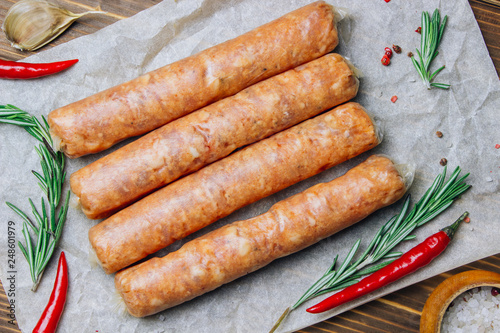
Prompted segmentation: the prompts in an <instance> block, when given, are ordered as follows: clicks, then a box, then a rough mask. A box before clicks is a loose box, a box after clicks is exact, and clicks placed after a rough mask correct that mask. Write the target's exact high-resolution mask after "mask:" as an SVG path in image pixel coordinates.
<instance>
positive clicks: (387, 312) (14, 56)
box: [0, 0, 500, 333]
mask: <svg viewBox="0 0 500 333" xmlns="http://www.w3.org/2000/svg"><path fill="white" fill-rule="evenodd" d="M52 1H53V2H56V3H57V2H59V3H61V4H62V3H64V6H65V7H66V8H67V9H69V10H72V11H74V12H82V11H84V10H90V9H94V8H95V7H96V6H97V5H98V4H99V3H100V2H101V1H94V0H76V1H70V0H68V1H66V2H64V1H57V0H52ZM15 2H17V0H0V22H3V21H4V18H5V15H6V13H7V11H8V9H9V8H10V7H11V6H12V5H13V4H14V3H15ZM159 2H160V0H143V1H139V0H108V1H104V2H103V3H102V4H101V8H102V10H104V11H106V12H108V13H109V14H108V15H106V16H103V15H99V16H93V17H92V19H82V20H80V21H77V23H75V24H74V25H73V26H72V27H71V28H70V29H69V30H68V31H66V32H65V33H64V34H63V35H62V36H60V37H59V38H58V39H56V40H55V41H54V42H52V43H50V44H49V45H48V46H46V47H44V48H43V49H42V50H46V49H48V48H51V47H54V46H56V45H59V44H62V43H65V42H67V41H69V40H71V39H73V38H77V37H80V36H83V35H86V34H91V33H93V32H95V31H97V30H99V29H102V28H104V27H105V26H107V25H109V24H112V23H114V22H116V21H118V20H120V19H122V18H126V17H129V16H132V15H134V14H136V13H138V12H139V11H141V10H144V9H146V8H149V7H151V6H153V5H155V4H157V3H159ZM469 3H470V5H471V7H472V9H473V11H474V15H475V16H476V19H477V21H478V23H479V27H480V28H481V32H482V33H483V37H484V40H485V42H486V45H487V46H488V50H489V52H490V56H491V58H492V59H493V62H494V64H495V68H496V70H497V73H499V74H500V0H469ZM0 35H1V36H0V59H5V60H19V59H22V58H24V57H27V56H29V55H31V54H32V53H30V52H21V51H18V50H16V49H14V48H12V47H11V46H10V44H9V43H8V41H7V40H6V38H5V36H4V34H0ZM0 102H2V103H7V102H8V101H0ZM469 269H485V270H490V271H495V272H498V273H500V254H497V255H494V256H491V257H488V258H484V259H483V260H478V261H476V262H474V263H471V264H468V265H464V266H461V267H459V268H457V269H454V270H451V271H449V272H445V273H443V274H439V275H437V276H435V277H432V278H430V279H427V280H424V281H422V282H420V283H417V284H415V285H412V286H409V287H407V288H404V289H401V290H399V291H397V292H394V293H392V294H389V295H387V296H385V297H381V298H379V299H376V300H373V301H372V302H369V303H367V304H365V305H362V306H360V307H357V308H355V309H353V310H351V311H348V312H345V313H343V314H341V315H338V316H336V317H334V318H331V319H329V320H325V321H323V322H321V323H318V324H316V325H313V326H310V327H308V328H306V329H303V330H300V331H299V332H301V333H320V332H321V333H325V332H339V333H354V332H397V333H405V332H418V331H419V322H420V315H421V313H422V309H423V306H424V303H425V301H426V299H427V297H428V296H429V295H430V293H431V292H432V290H433V289H434V288H435V287H436V286H437V285H438V284H439V283H440V282H441V281H443V280H444V279H446V278H448V277H450V276H451V275H453V274H456V273H459V272H462V271H466V270H469ZM0 284H1V282H0ZM7 304H8V299H7V297H6V295H5V293H4V290H3V288H0V309H1V310H0V332H20V331H19V329H18V328H17V326H15V325H12V324H9V323H8V320H9V318H8V317H7V315H8V310H7Z"/></svg>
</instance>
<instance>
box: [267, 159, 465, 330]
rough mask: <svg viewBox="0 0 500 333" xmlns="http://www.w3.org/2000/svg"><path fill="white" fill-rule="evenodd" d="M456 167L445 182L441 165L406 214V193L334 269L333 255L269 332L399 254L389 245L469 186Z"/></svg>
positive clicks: (439, 209) (437, 211) (408, 234)
mask: <svg viewBox="0 0 500 333" xmlns="http://www.w3.org/2000/svg"><path fill="white" fill-rule="evenodd" d="M460 171H461V170H460V167H457V168H456V169H455V171H454V172H453V174H452V175H451V176H450V178H449V179H448V181H447V182H445V178H446V167H445V168H444V170H443V172H442V173H441V174H439V175H438V176H437V177H436V178H435V180H434V182H433V183H432V186H431V187H430V188H429V189H428V190H427V191H426V193H425V194H424V196H423V197H422V198H421V199H420V201H418V202H417V204H416V205H414V206H413V209H412V210H411V211H410V212H409V213H408V214H407V212H408V208H409V206H410V195H408V196H407V197H406V198H405V200H404V203H403V207H402V208H401V211H400V212H399V214H397V215H395V216H393V217H392V218H391V219H390V220H389V221H388V222H386V223H385V224H384V225H383V226H382V227H381V228H380V229H379V230H378V232H377V233H376V234H375V237H374V238H373V239H372V241H371V242H370V244H369V245H368V247H367V248H366V250H365V251H364V252H363V254H362V255H361V256H359V258H358V259H357V260H356V261H355V262H352V261H353V258H354V257H355V255H356V253H357V252H358V249H359V246H360V243H361V240H360V239H358V240H357V241H356V242H355V243H354V245H353V247H352V248H351V250H350V251H349V253H348V254H347V257H346V259H345V260H344V262H343V263H342V265H341V266H340V267H339V268H338V269H335V266H336V265H337V260H338V255H337V256H336V257H335V259H334V260H333V263H332V265H331V266H330V267H329V268H328V269H327V270H326V272H325V273H324V274H323V276H321V278H319V280H317V281H316V282H315V283H314V284H313V285H312V286H311V287H310V288H309V289H308V290H307V291H306V292H305V293H304V295H302V297H300V298H299V300H298V301H297V302H296V303H295V304H293V305H292V306H290V307H288V308H287V309H286V310H285V312H284V313H283V314H282V315H281V317H280V318H279V319H278V321H277V322H276V324H275V325H274V326H273V328H272V329H271V331H270V333H272V332H275V331H276V329H277V328H278V327H279V326H280V325H281V323H282V322H283V321H284V320H285V319H286V317H287V316H288V315H289V313H290V312H291V311H293V310H295V309H296V308H298V307H299V306H300V305H301V304H303V303H304V302H306V301H308V300H310V299H312V298H314V297H316V296H319V295H322V294H325V293H329V292H332V291H335V290H339V289H343V288H345V287H348V286H350V285H353V284H355V283H357V282H358V281H359V279H360V278H361V277H362V276H364V275H368V274H371V273H373V272H375V271H378V270H379V269H380V268H382V267H384V266H386V265H388V264H389V263H391V262H392V261H393V260H394V259H395V258H397V257H399V256H401V254H402V253H401V252H391V251H392V249H393V248H394V247H396V246H397V245H398V244H399V243H401V242H403V241H406V240H410V239H414V238H415V236H414V235H410V234H411V233H412V232H413V231H414V230H415V229H416V228H418V227H420V226H422V225H424V224H425V223H427V222H429V221H430V220H432V219H433V218H435V217H436V216H438V215H439V214H440V213H442V212H443V211H444V210H446V209H447V208H448V207H449V206H450V205H451V204H452V203H453V201H454V200H455V199H456V198H457V197H459V196H460V195H461V194H462V193H464V192H465V191H466V190H467V189H468V188H469V187H470V185H468V184H466V183H465V182H464V180H465V179H466V178H467V177H468V176H469V174H466V175H464V176H462V177H460V178H458V177H459V175H460ZM387 259H389V260H387ZM390 259H392V260H390ZM383 260H385V261H383Z"/></svg>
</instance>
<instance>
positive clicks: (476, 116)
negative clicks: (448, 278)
mask: <svg viewBox="0 0 500 333" xmlns="http://www.w3.org/2000/svg"><path fill="white" fill-rule="evenodd" d="M309 2H310V1H307V0H293V1H285V0H274V1H258V0H228V1H216V0H178V1H173V0H165V1H164V2H162V3H160V4H158V5H156V6H154V7H152V8H150V9H148V10H145V11H143V12H141V13H139V14H137V15H136V16H134V17H132V18H129V19H125V20H123V21H119V22H117V23H115V24H113V25H112V26H109V27H107V28H105V29H102V30H101V31H99V32H97V33H95V34H92V35H88V36H85V37H81V38H78V39H76V40H73V41H71V42H68V43H65V44H63V45H60V46H58V47H55V48H52V49H49V50H47V51H43V52H40V53H38V54H36V55H34V56H32V57H30V58H28V59H27V61H31V62H37V61H38V62H50V61H56V60H64V59H72V58H78V59H80V62H79V63H78V64H77V65H76V66H74V67H73V68H71V69H70V70H68V71H66V72H64V73H61V74H60V75H54V76H52V77H47V78H43V79H38V80H30V81H7V80H2V81H0V92H1V93H0V104H7V103H10V104H14V105H16V106H18V107H20V108H22V109H24V110H26V111H28V112H30V113H32V114H34V115H37V116H40V115H47V114H48V113H49V112H50V111H51V110H52V109H55V108H57V107H60V106H63V105H66V104H68V103H70V102H73V101H76V100H79V99H81V98H84V97H86V96H89V95H91V94H94V93H96V92H98V91H101V90H103V89H105V88H108V87H111V86H114V85H116V84H119V83H121V82H124V81H127V80H129V79H132V78H135V77H137V76H138V75H140V74H143V73H145V72H148V71H151V70H153V69H156V68H158V67H161V66H163V65H166V64H168V63H171V62H173V61H175V60H178V59H181V58H183V57H186V56H189V55H191V54H194V53H196V52H198V51H200V50H203V49H205V48H207V47H210V46H212V45H215V44H218V43H220V42H223V41H225V40H227V39H230V38H232V37H235V36H238V35H240V34H242V33H244V32H246V31H248V30H251V29H252V28H254V27H257V26H259V25H261V24H264V23H266V22H268V21H270V20H272V19H275V18H277V17H279V16H281V15H283V14H285V13H287V12H289V11H291V10H293V9H296V8H298V7H301V6H303V5H306V4H308V3H309ZM329 2H330V3H332V4H333V5H336V6H339V7H343V8H345V9H347V11H348V13H349V16H348V18H346V19H345V20H344V21H342V23H341V24H340V25H339V30H340V33H341V37H342V38H341V41H340V45H339V46H338V47H337V49H336V50H335V51H336V52H338V53H340V54H342V55H344V56H345V57H348V58H349V59H350V60H351V61H352V62H353V63H354V64H355V65H356V66H357V67H359V69H360V70H361V71H362V72H363V73H364V77H363V78H362V80H361V88H360V93H359V95H358V97H356V99H355V101H357V102H360V103H361V104H362V105H364V106H365V107H366V108H367V109H368V110H369V111H370V112H372V113H373V114H374V115H375V116H376V117H378V118H379V119H380V120H381V121H382V122H383V123H384V127H385V137H384V141H383V143H382V144H381V145H380V146H379V147H377V148H376V149H374V150H373V151H370V152H369V153H365V154H363V155H362V156H359V157H357V158H355V159H353V160H352V161H348V162H346V163H344V164H343V165H341V166H338V167H335V168H333V169H331V170H327V171H325V172H323V173H322V174H320V175H318V176H317V177H313V178H312V179H309V180H306V181H304V182H302V183H299V184H297V185H296V186H292V187H291V188H289V189H287V190H284V191H282V192H280V193H277V194H276V195H273V196H272V197H270V198H267V199H265V200H261V201H259V202H257V203H255V204H252V205H250V206H249V207H246V208H244V209H241V210H240V211H237V212H235V213H234V214H232V215H230V216H228V217H227V218H224V219H222V220H221V221H218V222H217V223H215V224H214V225H212V226H210V227H208V228H206V230H202V231H201V232H198V233H196V234H195V235H192V236H190V237H189V239H192V238H193V237H196V236H199V235H200V234H203V233H206V232H207V231H209V230H212V229H213V228H217V227H219V226H221V225H224V224H227V223H230V222H232V221H235V220H240V219H246V218H249V217H251V216H254V215H257V214H259V213H262V212H264V211H266V210H267V209H268V208H269V207H270V206H271V204H272V203H274V202H276V201H277V200H281V199H283V198H285V197H288V196H290V195H291V194H293V193H297V192H299V191H302V190H304V189H306V188H308V187H309V186H311V185H312V184H316V183H318V182H322V181H327V180H330V179H333V178H335V177H337V176H340V175H342V174H343V173H345V172H346V171H347V170H348V169H349V168H351V167H353V166H355V165H357V164H358V163H360V162H361V161H363V160H364V159H366V158H367V157H368V156H369V155H370V154H373V153H383V154H387V155H389V156H391V157H392V158H393V159H394V160H395V161H397V162H399V163H407V162H410V163H414V164H415V166H416V175H415V180H414V184H413V186H412V188H411V189H410V191H409V192H410V193H411V195H412V197H413V198H415V199H417V198H420V196H421V195H422V194H423V192H424V191H425V189H426V188H427V187H429V186H430V184H431V182H432V180H433V179H434V177H435V176H436V175H437V174H438V173H440V172H441V171H442V170H443V167H442V166H441V165H440V164H439V161H440V160H441V158H446V159H447V160H448V167H449V170H450V172H449V173H451V170H452V169H454V168H455V167H456V166H457V165H459V166H461V167H462V169H463V170H464V172H470V173H471V175H470V177H469V179H468V181H469V183H470V184H472V186H473V187H472V189H471V190H469V191H468V192H467V193H466V194H464V195H463V196H462V198H461V199H459V200H458V201H457V202H456V203H455V204H454V205H453V206H452V207H451V208H450V209H449V210H448V211H446V212H445V213H444V214H443V215H441V216H439V217H438V218H437V219H435V220H434V221H432V222H431V223H429V224H428V225H425V226H423V227H421V228H420V229H419V230H417V232H416V235H417V240H415V241H409V242H406V243H404V244H402V245H401V246H400V247H399V248H398V249H399V250H401V251H405V250H407V249H409V248H411V247H413V246H414V245H416V244H417V243H418V242H420V241H422V240H423V239H424V238H425V237H427V236H429V235H431V234H432V233H434V232H436V231H437V230H439V229H440V228H442V227H444V226H445V225H448V224H450V223H451V222H453V221H454V220H455V219H456V218H457V217H458V216H460V215H461V214H462V213H463V212H464V211H465V210H468V211H469V212H470V217H471V222H470V223H469V224H464V225H462V227H461V229H460V230H459V232H458V234H457V236H456V239H455V240H454V242H453V243H452V244H451V246H450V247H449V248H448V249H447V250H446V252H445V253H444V254H443V255H442V256H440V257H439V258H438V259H436V260H435V261H433V262H432V263H431V264H430V265H429V266H427V267H426V268H424V269H422V270H419V271H418V272H417V273H415V274H413V275H411V276H408V277H406V278H404V279H402V280H400V281H398V282H396V283H394V284H392V285H390V286H388V287H386V288H382V289H380V290H378V291H377V292H375V293H373V294H372V295H369V296H367V297H364V298H361V299H359V300H357V301H355V302H352V303H350V304H348V305H346V306H343V307H340V308H338V309H337V310H335V311H331V312H328V313H324V314H321V315H311V314H308V313H306V312H305V308H306V307H307V305H312V304H313V303H314V302H316V301H318V300H319V299H316V300H314V301H310V302H308V303H307V304H306V305H304V306H302V307H301V308H299V309H297V310H296V311H294V312H293V313H292V314H291V316H290V317H289V318H288V320H287V321H286V322H285V324H284V326H283V331H293V330H296V329H299V328H302V327H305V326H308V325H311V324H314V323H316V322H319V321H322V320H324V319H327V318H329V317H331V316H332V315H335V314H337V313H339V312H342V311H345V310H346V309H349V308H352V307H354V306H357V305H359V304H361V303H365V302H367V301H369V300H372V299H375V298H377V297H380V296H382V295H384V294H387V293H390V292H392V291H395V290H398V289H400V288H403V287H405V286H408V285H410V284H413V283H416V282H418V281H421V280H423V279H426V278H428V277H431V276H434V275H436V274H439V273H441V272H444V271H447V270H449V269H452V268H455V267H457V266H460V265H463V264H466V263H468V262H471V261H474V260H477V259H480V258H483V257H486V256H489V255H493V254H497V253H499V252H500V242H499V241H498V232H497V231H498V228H499V206H500V195H499V194H498V190H499V173H500V149H496V148H495V144H500V135H499V130H498V129H499V128H500V126H499V125H500V124H499V121H498V118H499V114H498V110H499V109H500V83H499V80H498V76H497V73H496V72H495V68H494V66H493V64H492V61H491V59H490V57H489V55H488V51H487V49H486V47H485V44H484V41H483V39H482V36H481V33H480V30H479V28H478V26H477V23H476V21H475V19H474V15H473V13H472V11H471V8H470V7H469V4H468V2H467V1H466V0H460V1H433V0H415V1H398V0H393V1H391V2H389V3H386V2H384V1H348V0H338V1H334V0H330V1H329ZM435 8H439V9H440V11H441V13H442V14H443V15H446V14H447V15H449V20H448V24H447V27H446V30H445V33H444V37H443V40H442V43H441V45H440V48H439V55H438V57H437V58H436V59H435V61H434V68H437V67H438V66H441V65H446V68H445V69H444V70H443V71H442V72H441V73H440V74H439V75H438V77H437V79H436V81H437V82H444V83H450V84H451V88H450V90H439V89H432V90H427V89H426V88H425V87H424V85H423V84H422V82H421V80H420V78H419V77H418V75H417V72H416V71H415V69H414V67H413V65H412V63H411V61H410V59H409V58H408V56H407V53H408V52H409V51H412V52H414V53H415V48H416V47H417V46H419V43H420V35H419V34H417V33H416V32H415V29H416V28H417V27H418V26H419V25H420V14H421V12H422V11H423V10H425V11H430V12H432V11H433V10H434V9H435ZM392 44H398V45H399V46H401V48H402V49H403V52H402V53H401V54H394V55H393V57H392V62H391V64H390V66H387V67H385V66H382V65H381V63H380V59H381V58H382V55H383V54H384V48H385V47H386V46H391V45H392ZM393 95H396V96H397V97H398V100H397V101H396V102H395V103H392V102H391V97H392V96H393ZM436 131H441V132H442V133H443V137H442V138H438V137H437V136H436V134H435V132H436ZM0 133H1V134H0V138H1V140H0V158H1V162H0V187H1V189H2V190H1V194H0V251H1V252H0V279H1V281H2V282H3V283H4V285H5V286H6V289H7V290H9V287H10V280H7V279H8V278H9V277H10V275H12V274H11V273H9V271H11V270H12V269H9V267H8V264H7V259H8V257H7V244H8V239H7V223H8V221H14V222H15V233H16V239H17V240H22V233H21V232H22V223H21V222H22V221H21V219H20V218H19V217H18V216H17V215H16V214H15V213H14V212H13V211H11V210H10V209H9V208H8V207H7V206H6V205H5V204H4V202H5V201H9V202H12V203H14V204H15V205H17V206H18V207H20V208H21V209H23V210H25V211H26V212H28V213H29V212H30V207H29V204H28V197H30V198H32V199H33V200H34V201H35V203H36V204H38V203H39V200H40V197H41V196H42V194H41V191H40V190H39V188H38V186H37V182H36V179H35V178H34V176H32V175H31V173H30V171H31V170H40V167H39V158H38V156H37V154H36V153H35V151H34V148H33V147H34V146H35V145H36V144H37V142H36V141H35V140H34V139H32V138H31V137H30V136H29V135H28V134H27V133H26V132H25V131H24V130H23V129H21V128H18V127H15V126H11V125H0ZM114 149H116V147H115V148H114ZM107 153H108V152H103V153H100V154H97V155H95V156H89V157H83V158H79V159H76V160H69V161H68V166H67V171H68V173H69V174H70V173H72V172H74V171H76V170H78V169H79V168H81V167H83V166H85V165H87V164H88V163H90V162H92V161H94V160H95V159H97V158H99V157H100V156H103V155H104V154H107ZM400 206H401V202H399V203H397V204H395V205H393V206H391V207H388V208H386V209H383V210H381V211H379V212H377V213H375V214H373V215H372V216H370V217H369V218H367V219H366V220H364V221H362V222H360V223H359V224H357V225H355V226H353V227H351V228H349V229H347V230H344V231H342V232H340V233H338V234H337V235H334V236H333V237H330V238H328V239H326V240H323V241H321V242H320V243H318V244H317V245H314V246H311V247H310V248H308V249H305V250H303V251H301V252H300V253H297V254H294V255H291V256H289V257H286V258H283V259H279V260H276V261H275V262H273V263H272V264H270V265H269V266H267V267H265V268H263V269H261V270H259V271H257V272H255V273H252V274H250V275H249V276H246V277H243V278H240V279H238V280H237V281H234V282H232V283H230V284H228V285H226V286H223V287H221V288H219V289H217V290H215V291H213V292H210V293H208V294H205V295H204V296H201V297H198V298H197V299H195V300H193V301H190V302H187V303H185V304H182V305H180V306H177V307H175V308H173V309H170V310H166V311H164V312H162V313H159V314H157V315H154V316H150V317H147V318H142V319H138V318H133V317H131V316H129V315H127V314H123V313H117V312H116V310H115V309H114V302H113V299H114V283H113V278H114V276H113V275H110V276H108V275H106V274H104V273H103V271H102V270H101V269H100V268H99V267H92V265H91V263H90V262H89V260H88V253H89V247H90V246H89V242H88V238H87V232H88V230H89V228H90V227H91V226H92V225H94V224H96V223H97V222H96V221H90V220H88V219H86V218H85V216H84V215H83V214H82V213H80V212H78V211H77V210H75V209H71V210H70V212H69V214H68V219H67V225H66V226H65V228H64V232H63V236H62V240H61V243H60V250H64V251H65V253H66V257H67V259H68V264H69V274H70V287H69V294H68V300H67V304H66V308H65V311H64V314H63V316H62V319H61V322H60V325H59V330H58V332H72V333H73V332H207V333H209V332H210V333H211V332H267V331H268V330H269V329H270V328H271V327H272V325H273V323H274V322H275V321H276V320H277V318H278V317H279V315H280V314H281V313H282V312H283V311H284V309H285V308H286V307H287V306H289V305H291V304H292V303H294V302H295V301H296V300H297V299H298V298H299V297H300V296H301V295H302V294H303V293H304V292H305V290H306V289H307V288H308V287H309V286H310V285H311V284H312V283H313V282H314V281H315V280H316V279H318V278H319V277H320V276H321V274H322V273H323V272H324V271H325V270H326V268H327V267H328V266H329V265H330V263H331V261H332V259H333V258H334V256H335V255H336V254H340V257H341V258H343V257H344V256H345V255H346V253H347V251H348V250H349V249H350V247H351V246H352V244H353V243H354V241H355V240H356V239H358V238H361V239H362V241H363V245H366V243H367V242H368V241H369V240H370V239H371V237H372V234H373V232H374V231H375V230H377V229H378V228H379V227H380V226H381V225H382V224H383V223H384V222H385V221H387V219H389V218H390V217H391V216H392V215H393V214H394V213H396V212H397V211H398V209H399V208H400ZM23 242H24V241H23ZM181 244H182V242H179V243H178V244H174V245H172V246H171V247H169V248H168V249H166V250H165V251H163V252H162V253H161V255H164V254H165V253H167V252H168V251H172V250H174V249H176V248H178V247H179V246H180V245H181ZM60 250H58V251H57V252H56V254H55V256H54V258H53V260H52V261H51V262H50V264H49V265H48V267H47V269H46V271H45V274H44V277H43V280H42V283H41V284H40V286H39V289H38V291H37V292H36V293H33V292H31V291H30V287H31V284H32V283H31V279H30V277H29V270H28V265H27V263H26V262H25V260H24V258H22V254H21V252H20V250H19V248H16V253H15V255H16V261H15V268H14V271H15V273H14V276H15V279H14V280H15V283H14V291H15V295H13V296H11V297H10V299H11V300H13V301H14V303H15V314H16V317H17V320H18V323H19V326H20V328H21V329H22V330H23V331H24V332H31V330H32V329H33V327H34V326H35V324H36V321H37V319H38V318H39V316H40V314H41V312H42V310H43V308H44V306H45V304H46V303H47V300H48V297H49V295H50V292H51V290H52V286H53V281H54V278H55V273H56V266H57V257H58V255H59V251H60Z"/></svg>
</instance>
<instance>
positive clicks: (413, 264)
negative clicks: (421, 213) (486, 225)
mask: <svg viewBox="0 0 500 333" xmlns="http://www.w3.org/2000/svg"><path fill="white" fill-rule="evenodd" d="M468 214H469V213H468V212H465V213H464V214H462V216H460V218H459V219H458V220H457V221H456V222H455V223H453V224H452V225H451V226H448V227H446V228H444V229H442V230H441V231H439V232H438V233H436V234H434V235H432V236H430V237H429V238H427V239H426V240H425V241H423V242H422V243H420V244H418V245H417V246H415V247H414V248H412V249H411V250H409V251H408V252H406V253H405V254H403V255H402V256H401V257H399V258H398V259H396V260H394V261H393V262H392V263H390V264H389V265H387V266H385V267H383V268H381V269H379V270H378V271H376V272H374V273H372V274H371V275H369V276H367V277H366V278H364V279H363V280H361V281H359V282H358V283H356V284H353V285H352V286H349V287H347V288H345V289H344V290H342V291H340V292H338V293H336V294H333V295H332V296H330V297H328V298H327V299H325V300H323V301H321V302H320V303H318V304H316V305H314V306H312V307H310V308H309V309H307V310H306V311H307V312H310V313H320V312H324V311H328V310H330V309H333V308H335V307H337V306H339V305H342V304H344V303H347V302H350V301H352V300H354V299H356V298H358V297H361V296H364V295H366V294H369V293H371V292H372V291H375V290H377V289H379V288H381V287H383V286H386V285H388V284H389V283H392V282H394V281H396V280H398V279H400V278H402V277H403V276H406V275H407V274H410V273H413V272H414V271H416V270H417V269H419V268H421V267H423V266H425V265H427V264H429V263H430V262H431V261H432V260H433V259H434V258H435V257H437V256H438V255H439V254H440V253H441V252H443V251H444V249H445V248H446V247H447V246H448V244H449V243H450V241H451V239H452V238H453V235H454V234H455V231H456V230H457V228H458V226H459V225H460V223H461V222H462V221H463V220H464V219H465V218H466V217H467V215H468Z"/></svg>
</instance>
